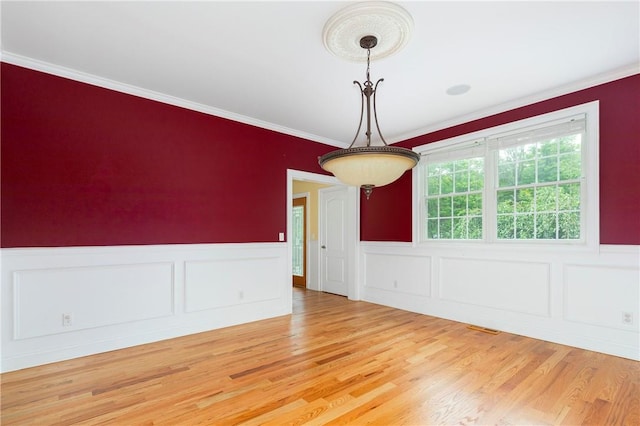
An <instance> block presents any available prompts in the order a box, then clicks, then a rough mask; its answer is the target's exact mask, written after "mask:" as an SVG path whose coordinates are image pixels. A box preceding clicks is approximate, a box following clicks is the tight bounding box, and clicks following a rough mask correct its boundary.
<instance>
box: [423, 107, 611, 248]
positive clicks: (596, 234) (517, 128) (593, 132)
mask: <svg viewBox="0 0 640 426" xmlns="http://www.w3.org/2000/svg"><path fill="white" fill-rule="evenodd" d="M581 115H583V116H584V118H585V120H586V123H585V140H584V141H583V142H582V143H583V149H582V172H583V176H582V179H581V183H582V185H581V190H582V193H581V210H580V211H581V239H580V240H526V241H523V240H504V239H498V238H497V235H496V226H497V225H496V223H497V212H496V206H495V196H496V192H497V189H498V188H497V187H496V185H497V184H496V182H495V173H496V164H495V155H493V153H494V152H495V151H493V150H494V149H495V147H490V146H489V143H488V142H489V140H493V139H495V138H496V137H499V136H505V135H509V134H514V133H519V132H523V131H526V130H532V129H535V128H540V127H545V126H549V125H552V124H553V123H554V122H561V121H568V120H570V119H571V118H572V117H576V116H581ZM599 140H600V138H599V102H598V101H593V102H589V103H585V104H581V105H576V106H574V107H570V108H565V109H562V110H557V111H553V112H550V113H546V114H542V115H538V116H535V117H530V118H527V119H523V120H519V121H515V122H511V123H507V124H504V125H500V126H496V127H491V128H487V129H484V130H480V131H477V132H473V133H468V134H465V135H461V136H457V137H454V138H450V139H445V140H442V141H437V142H433V143H430V144H426V145H421V146H417V147H415V148H413V151H415V152H417V153H419V154H420V155H421V156H422V157H423V158H426V157H427V156H430V157H431V158H433V159H435V161H439V160H440V159H442V161H448V160H453V159H457V158H464V157H466V156H467V155H465V154H468V153H477V152H479V151H480V152H483V154H482V155H484V159H485V160H484V162H485V191H484V194H485V196H484V197H483V206H482V207H483V239H482V240H437V239H432V240H427V239H426V238H425V237H424V235H425V226H426V223H425V220H424V219H425V217H426V216H425V215H426V211H425V206H424V199H423V196H424V192H423V191H424V188H423V186H424V182H425V180H426V179H425V176H424V173H426V168H425V167H424V164H425V162H426V161H425V160H421V161H420V163H419V164H418V165H417V166H416V167H414V169H413V171H412V175H413V177H412V179H413V245H414V246H425V247H427V246H431V247H433V246H434V245H437V246H438V247H461V246H468V247H482V248H483V249H485V248H486V249H494V248H495V249H507V250H512V249H518V248H522V249H534V250H537V249H540V250H590V251H597V249H598V247H599V240H600V215H599V205H600V202H599V183H600V182H599V145H600V143H599Z"/></svg>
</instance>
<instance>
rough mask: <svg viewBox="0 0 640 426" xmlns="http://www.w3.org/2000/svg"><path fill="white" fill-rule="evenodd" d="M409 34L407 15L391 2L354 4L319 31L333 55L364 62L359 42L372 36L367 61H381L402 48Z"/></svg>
mask: <svg viewBox="0 0 640 426" xmlns="http://www.w3.org/2000/svg"><path fill="white" fill-rule="evenodd" d="M412 32H413V19H412V18H411V15H409V12H407V11H406V10H404V9H403V8H402V7H400V6H398V5H397V4H395V3H389V2H381V1H374V2H358V3H355V4H353V5H350V6H347V7H345V8H344V9H342V10H340V11H338V12H337V13H336V14H335V15H333V16H332V17H331V18H330V19H329V20H328V21H327V23H326V24H325V26H324V30H323V31H322V39H323V41H324V45H325V47H326V48H327V50H329V52H331V53H333V54H334V55H336V56H338V57H340V58H343V59H347V60H350V61H355V62H364V61H365V60H366V58H365V56H364V55H363V54H362V47H361V46H360V40H361V39H362V37H364V36H368V35H371V36H374V37H375V38H376V39H377V40H378V44H377V46H376V50H375V51H372V52H371V59H382V58H385V57H387V56H389V55H392V54H394V53H396V52H397V51H399V50H400V49H402V48H403V47H404V46H405V45H406V44H407V42H408V41H409V39H410V38H411V34H412Z"/></svg>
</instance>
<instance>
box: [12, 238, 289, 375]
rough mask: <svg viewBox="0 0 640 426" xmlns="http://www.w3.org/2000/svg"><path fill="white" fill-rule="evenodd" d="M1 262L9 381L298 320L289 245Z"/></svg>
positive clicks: (45, 255)
mask: <svg viewBox="0 0 640 426" xmlns="http://www.w3.org/2000/svg"><path fill="white" fill-rule="evenodd" d="M0 253H1V256H2V271H1V273H2V275H1V280H2V291H1V293H0V294H1V302H0V303H1V306H2V314H1V315H2V316H1V321H2V340H1V343H2V346H1V349H2V366H1V371H3V372H4V371H11V370H17V369H21V368H26V367H30V366H34V365H39V364H45V363H49V362H55V361H60V360H64V359H70V358H75V357H79V356H84V355H89V354H94V353H98V352H105V351H110V350H114V349H120V348H123V347H129V346H134V345H138V344H143V343H148V342H153V341H158V340H163V339H168V338H173V337H178V336H182V335H187V334H192V333H197V332H202V331H206V330H211V329H215V328H220V327H226V326H230V325H235V324H240V323H246V322H250V321H256V320H260V319H265V318H270V317H274V316H280V315H286V314H289V313H291V277H290V276H288V274H287V257H286V256H287V249H286V243H250V244H196V245H189V244H187V245H180V244H176V245H162V246H119V247H73V248H21V249H3V250H2V251H1V252H0ZM65 315H67V318H68V319H67V321H66V323H65V321H64V320H63V316H65Z"/></svg>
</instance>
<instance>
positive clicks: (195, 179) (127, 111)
mask: <svg viewBox="0 0 640 426" xmlns="http://www.w3.org/2000/svg"><path fill="white" fill-rule="evenodd" d="M1 73H2V74H1V77H2V104H1V107H2V115H1V119H2V122H1V125H2V130H1V137H2V150H1V155H2V158H1V160H2V163H1V166H2V171H1V178H2V186H1V189H2V194H1V195H2V198H1V201H2V205H1V207H2V213H1V214H2V219H1V221H2V226H1V232H2V234H1V239H2V247H34V246H39V247H43V246H86V245H123V244H171V243H209V242H216V243H222V242H268V241H277V240H278V232H284V231H285V230H286V191H285V188H286V170H287V168H292V169H297V170H306V171H310V172H316V173H322V170H321V169H320V168H319V166H318V165H317V157H318V156H319V155H322V154H324V153H326V152H328V151H329V150H330V149H331V148H330V147H327V146H325V145H322V144H318V143H314V142H310V141H307V140H302V139H298V138H295V137H292V136H287V135H283V134H279V133H276V132H272V131H269V130H264V129H260V128H257V127H253V126H249V125H244V124H241V123H238V122H234V121H230V120H225V119H221V118H217V117H213V116H210V115H207V114H202V113H198V112H194V111H190V110H187V109H183V108H179V107H175V106H170V105H166V104H163V103H160V102H155V101H151V100H147V99H142V98H139V97H135V96H131V95H126V94H123V93H119V92H115V91H112V90H107V89H103V88H99V87H95V86H92V85H88V84H83V83H79V82H76V81H72V80H68V79H64V78H60V77H56V76H52V75H49V74H45V73H41V72H36V71H32V70H28V69H25V68H21V67H17V66H13V65H9V64H6V63H3V64H2V69H1Z"/></svg>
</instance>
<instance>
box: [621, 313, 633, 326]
mask: <svg viewBox="0 0 640 426" xmlns="http://www.w3.org/2000/svg"><path fill="white" fill-rule="evenodd" d="M622 323H623V324H627V325H632V324H633V313H632V312H622Z"/></svg>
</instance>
